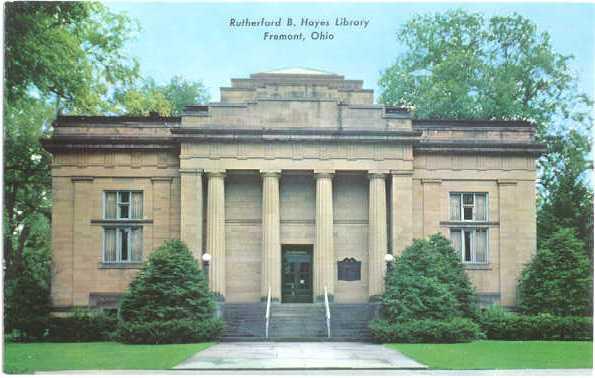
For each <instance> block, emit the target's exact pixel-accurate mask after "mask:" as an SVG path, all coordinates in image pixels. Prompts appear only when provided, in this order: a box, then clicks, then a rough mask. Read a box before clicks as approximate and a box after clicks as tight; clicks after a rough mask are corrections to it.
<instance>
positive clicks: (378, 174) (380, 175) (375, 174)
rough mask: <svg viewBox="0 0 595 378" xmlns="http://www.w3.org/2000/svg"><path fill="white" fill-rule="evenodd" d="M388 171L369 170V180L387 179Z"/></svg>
mask: <svg viewBox="0 0 595 378" xmlns="http://www.w3.org/2000/svg"><path fill="white" fill-rule="evenodd" d="M387 174H388V171H384V170H369V171H368V178H369V179H370V180H371V179H383V180H384V179H385V178H386V175H387Z"/></svg>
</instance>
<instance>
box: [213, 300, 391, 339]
mask: <svg viewBox="0 0 595 378" xmlns="http://www.w3.org/2000/svg"><path fill="white" fill-rule="evenodd" d="M378 311H379V305H377V304H370V303H361V304H334V303H333V304H330V312H331V337H330V338H328V334H327V329H326V318H325V307H324V304H322V303H273V304H271V312H270V323H269V339H268V340H270V341H353V340H367V339H369V338H370V334H369V331H368V322H369V321H370V320H372V319H374V318H376V317H377V316H378ZM265 312H266V304H265V303H238V304H234V303H226V304H224V306H223V319H224V320H225V332H224V335H223V341H265V340H267V339H266V338H265V327H266V326H265V319H264V315H265Z"/></svg>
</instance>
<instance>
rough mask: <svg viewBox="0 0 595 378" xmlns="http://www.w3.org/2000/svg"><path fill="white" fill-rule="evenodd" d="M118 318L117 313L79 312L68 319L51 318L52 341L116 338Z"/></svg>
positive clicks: (49, 331)
mask: <svg viewBox="0 0 595 378" xmlns="http://www.w3.org/2000/svg"><path fill="white" fill-rule="evenodd" d="M117 324H118V317H117V314H116V312H115V311H109V310H98V311H87V310H77V311H75V312H74V314H72V316H68V317H50V319H49V324H48V335H47V338H48V340H50V341H70V342H81V341H107V340H112V339H113V338H114V337H115V332H116V329H117Z"/></svg>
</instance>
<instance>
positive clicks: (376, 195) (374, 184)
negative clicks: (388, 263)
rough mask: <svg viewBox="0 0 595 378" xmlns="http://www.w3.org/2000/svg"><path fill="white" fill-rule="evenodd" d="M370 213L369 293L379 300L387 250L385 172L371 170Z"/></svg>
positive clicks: (373, 298) (371, 297) (372, 298)
mask: <svg viewBox="0 0 595 378" xmlns="http://www.w3.org/2000/svg"><path fill="white" fill-rule="evenodd" d="M368 177H369V179H370V196H369V205H370V211H369V214H368V254H369V255H368V295H369V296H370V300H371V301H374V300H377V299H378V297H379V296H380V295H382V293H383V292H384V273H385V272H384V268H385V262H384V256H385V255H386V252H387V239H386V233H387V230H386V228H387V224H386V183H385V178H384V177H385V174H384V173H377V172H370V174H369V175H368Z"/></svg>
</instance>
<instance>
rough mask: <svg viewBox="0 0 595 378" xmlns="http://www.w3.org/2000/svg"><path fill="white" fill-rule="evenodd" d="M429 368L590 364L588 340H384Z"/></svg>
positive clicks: (535, 367) (541, 366)
mask: <svg viewBox="0 0 595 378" xmlns="http://www.w3.org/2000/svg"><path fill="white" fill-rule="evenodd" d="M386 346H387V347H389V348H394V349H397V350H398V351H400V352H402V353H403V354H405V355H407V356H409V357H411V358H413V359H415V360H417V361H418V362H421V363H423V364H425V365H427V366H429V367H430V368H433V369H575V368H592V367H593V343H592V342H591V341H475V342H472V343H464V344H386Z"/></svg>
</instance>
